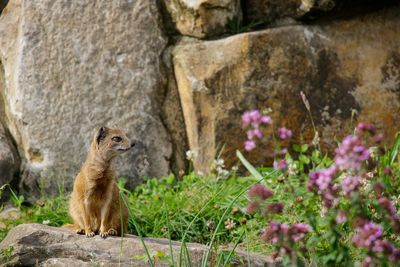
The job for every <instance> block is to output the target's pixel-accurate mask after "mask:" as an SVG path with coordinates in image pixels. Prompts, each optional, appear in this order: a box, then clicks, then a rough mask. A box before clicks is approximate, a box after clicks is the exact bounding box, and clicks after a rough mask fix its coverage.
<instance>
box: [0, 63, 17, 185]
mask: <svg viewBox="0 0 400 267" xmlns="http://www.w3.org/2000/svg"><path fill="white" fill-rule="evenodd" d="M0 68H1V65H0ZM0 75H1V70H0ZM2 86H3V85H2V82H1V77H0V92H1V91H2ZM0 105H1V97H0ZM1 113H2V112H1V111H0V115H1ZM19 166H20V159H19V156H18V153H17V150H16V148H15V146H14V144H13V143H12V142H11V140H10V139H9V136H8V135H7V134H6V130H5V129H4V127H3V125H2V124H1V123H0V185H4V184H13V183H14V182H15V180H16V177H18V174H19ZM7 190H8V189H7Z"/></svg>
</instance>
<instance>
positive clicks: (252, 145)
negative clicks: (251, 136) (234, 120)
mask: <svg viewBox="0 0 400 267" xmlns="http://www.w3.org/2000/svg"><path fill="white" fill-rule="evenodd" d="M254 148H256V142H254V141H253V140H246V141H245V142H244V149H246V151H251V150H253V149H254Z"/></svg>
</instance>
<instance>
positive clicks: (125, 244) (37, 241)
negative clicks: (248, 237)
mask: <svg viewBox="0 0 400 267" xmlns="http://www.w3.org/2000/svg"><path fill="white" fill-rule="evenodd" d="M144 243H145V244H146V247H147V249H148V250H149V253H150V255H151V257H152V258H153V261H155V266H170V261H171V256H170V251H171V250H172V253H173V259H174V261H175V263H176V264H177V261H178V259H179V252H180V248H181V243H179V242H175V241H172V242H171V247H170V243H169V241H168V240H166V239H157V238H145V239H144ZM186 245H187V249H188V253H189V255H190V259H191V263H192V266H200V265H201V260H202V257H203V255H204V253H205V251H206V250H207V247H206V246H205V245H201V244H195V243H186ZM0 250H1V251H3V252H5V251H6V252H8V253H7V254H5V255H7V256H4V257H1V258H0V264H2V266H53V267H54V266H93V265H96V266H149V263H148V261H147V257H146V252H145V250H144V247H143V244H142V242H141V240H140V239H139V238H138V237H136V236H133V235H127V236H125V237H124V238H123V239H121V238H120V237H107V239H102V238H101V237H100V236H95V237H93V238H87V237H85V236H82V235H78V234H75V233H73V232H71V231H69V230H65V229H62V228H55V227H50V226H46V225H40V224H23V225H19V226H17V227H15V228H14V229H12V230H11V231H10V232H9V233H8V235H7V237H6V238H5V239H4V240H3V241H2V242H1V243H0ZM236 255H237V256H238V257H239V259H240V260H239V261H234V260H232V263H231V264H232V265H233V266H248V265H247V256H248V255H247V253H245V252H237V254H236ZM249 257H250V262H251V266H278V263H277V262H276V263H275V262H274V261H272V259H271V258H269V257H266V256H261V255H258V254H254V253H250V254H249ZM185 258H186V256H185ZM232 259H233V258H232ZM214 261H215V257H213V256H212V257H210V266H214V265H215V262H214Z"/></svg>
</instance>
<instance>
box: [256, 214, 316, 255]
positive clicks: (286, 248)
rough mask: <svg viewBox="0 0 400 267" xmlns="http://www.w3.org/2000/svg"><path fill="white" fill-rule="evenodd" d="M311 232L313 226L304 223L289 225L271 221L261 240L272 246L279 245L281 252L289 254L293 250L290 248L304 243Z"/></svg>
mask: <svg viewBox="0 0 400 267" xmlns="http://www.w3.org/2000/svg"><path fill="white" fill-rule="evenodd" d="M311 230H312V228H311V226H309V225H308V224H304V223H296V224H293V225H288V224H286V223H282V224H281V223H277V222H273V221H271V222H270V223H269V225H268V226H267V227H266V228H265V229H264V230H263V233H262V235H261V239H262V240H263V241H265V242H271V243H272V244H279V245H280V246H281V250H280V252H281V253H288V252H290V250H291V249H290V248H291V247H293V245H294V244H295V243H298V242H300V241H302V240H303V239H304V237H305V235H306V234H307V233H309V232H310V231H311Z"/></svg>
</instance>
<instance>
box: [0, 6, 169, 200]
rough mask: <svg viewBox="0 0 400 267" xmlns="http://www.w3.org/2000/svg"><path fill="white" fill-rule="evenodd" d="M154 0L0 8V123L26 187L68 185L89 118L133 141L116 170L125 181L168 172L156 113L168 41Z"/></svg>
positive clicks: (90, 127)
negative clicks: (0, 80) (0, 76)
mask: <svg viewBox="0 0 400 267" xmlns="http://www.w3.org/2000/svg"><path fill="white" fill-rule="evenodd" d="M156 2H157V1H156V0H117V1H106V0H102V1H53V0H43V1H20V0H12V1H10V2H9V3H8V5H7V7H6V8H5V9H4V10H3V12H2V15H1V17H0V61H1V62H2V64H3V66H4V70H5V74H4V77H5V85H6V86H5V87H6V88H5V94H4V95H5V102H6V107H5V109H6V112H5V113H6V119H7V123H8V128H9V129H10V132H11V134H12V136H13V137H14V139H15V140H16V142H17V144H18V148H19V152H20V155H21V156H22V157H23V169H22V183H21V187H22V190H23V192H24V194H27V195H29V196H30V197H31V196H34V195H38V194H39V191H40V190H43V192H50V193H56V192H57V188H58V187H59V186H60V185H64V184H65V186H66V187H67V188H70V186H71V184H72V182H73V178H74V176H75V175H76V173H77V172H78V171H79V168H80V165H81V164H82V162H83V160H84V159H85V157H86V153H87V149H88V148H89V144H90V141H91V139H92V135H93V134H94V131H95V129H96V128H97V127H100V126H103V125H105V126H117V127H121V128H123V129H124V130H125V131H126V132H127V134H128V135H129V136H130V137H131V138H132V139H134V140H136V141H137V146H136V148H135V149H134V150H133V152H128V153H126V154H125V155H123V156H122V157H121V158H119V159H118V160H117V161H118V164H117V168H116V169H117V173H118V175H119V176H123V177H126V178H128V180H129V184H130V185H133V184H135V183H137V182H138V181H139V177H142V176H151V177H153V176H157V177H160V176H162V175H166V174H168V172H169V166H170V159H171V154H172V146H171V140H170V136H169V134H168V133H167V131H166V129H165V127H164V125H163V123H162V121H161V115H160V113H161V112H162V104H163V101H164V95H165V89H166V86H167V77H166V73H165V72H164V70H163V64H162V59H161V55H162V52H163V50H164V49H165V47H166V44H167V38H166V37H165V36H164V33H163V30H162V26H161V19H160V15H159V10H158V7H157V5H156Z"/></svg>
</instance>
